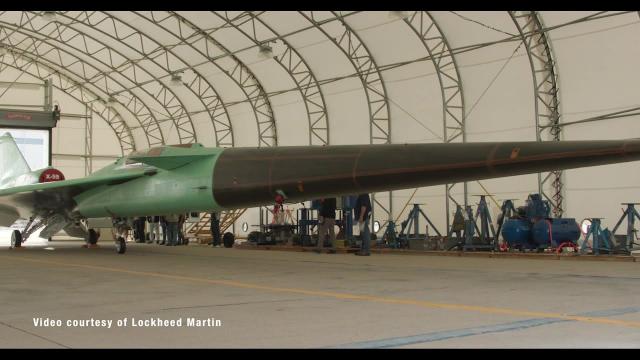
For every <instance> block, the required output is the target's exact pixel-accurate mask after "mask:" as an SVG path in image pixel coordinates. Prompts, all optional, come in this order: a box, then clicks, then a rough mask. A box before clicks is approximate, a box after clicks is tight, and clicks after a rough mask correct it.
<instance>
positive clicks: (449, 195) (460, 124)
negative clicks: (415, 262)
mask: <svg viewBox="0 0 640 360" xmlns="http://www.w3.org/2000/svg"><path fill="white" fill-rule="evenodd" d="M404 22H405V23H407V25H409V26H410V27H411V29H412V30H413V32H414V33H415V34H416V35H417V36H418V38H420V40H421V41H422V44H423V45H424V47H425V49H426V50H427V53H428V54H429V58H430V59H431V61H432V62H433V66H434V68H435V69H436V74H437V75H438V83H439V84H440V92H441V95H442V123H443V140H444V142H445V143H450V142H466V140H467V136H466V130H465V106H464V92H463V91H462V78H461V77H460V71H459V70H458V64H457V62H456V59H455V56H454V55H453V53H452V52H451V47H450V46H449V42H448V41H447V38H446V36H445V35H444V33H443V32H442V30H440V27H439V26H438V23H437V22H436V21H435V19H434V18H433V17H432V16H431V14H429V12H427V11H415V12H413V13H410V14H409V16H408V17H407V18H405V19H404ZM459 187H462V192H463V198H462V199H459V198H458V200H456V198H455V197H454V195H453V193H454V191H456V190H457V188H459ZM458 191H459V190H458ZM445 201H446V205H445V211H446V214H445V218H446V219H447V220H446V221H447V229H449V228H450V218H451V216H452V215H453V213H451V208H452V207H451V204H450V203H451V202H453V203H454V204H455V205H456V206H458V205H460V202H462V203H463V204H464V206H465V207H466V206H467V205H468V193H467V183H466V182H465V183H461V184H445ZM456 206H454V208H456Z"/></svg>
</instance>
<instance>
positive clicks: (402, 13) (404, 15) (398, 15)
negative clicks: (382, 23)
mask: <svg viewBox="0 0 640 360" xmlns="http://www.w3.org/2000/svg"><path fill="white" fill-rule="evenodd" d="M389 17H390V18H399V19H406V18H408V17H409V13H408V12H407V11H389Z"/></svg>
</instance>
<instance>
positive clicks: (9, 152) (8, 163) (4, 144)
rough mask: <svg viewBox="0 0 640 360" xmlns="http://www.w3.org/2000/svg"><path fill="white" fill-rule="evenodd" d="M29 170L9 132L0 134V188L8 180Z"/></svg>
mask: <svg viewBox="0 0 640 360" xmlns="http://www.w3.org/2000/svg"><path fill="white" fill-rule="evenodd" d="M28 172H31V169H30V168H29V165H28V164H27V161H26V160H25V159H24V156H22V153H21V152H20V149H18V145H17V144H16V142H15V140H13V137H12V136H11V134H9V133H5V134H4V135H2V136H0V188H2V187H3V185H4V184H6V183H7V182H8V181H10V180H12V179H15V178H16V177H18V176H20V175H24V174H26V173H28Z"/></svg>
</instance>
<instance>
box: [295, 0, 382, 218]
mask: <svg viewBox="0 0 640 360" xmlns="http://www.w3.org/2000/svg"><path fill="white" fill-rule="evenodd" d="M299 13H300V14H301V15H302V16H303V17H304V18H305V19H307V20H308V21H309V22H310V23H311V24H313V25H314V26H315V28H317V29H318V30H320V32H322V33H323V34H324V35H325V36H326V37H327V38H328V39H330V40H331V41H332V42H333V43H334V44H335V45H336V46H337V47H338V48H340V50H341V51H342V53H343V54H344V55H345V56H346V57H347V58H348V59H349V61H350V62H351V64H352V65H353V67H354V68H355V70H356V72H357V73H358V77H359V78H360V81H361V82H362V87H363V89H364V91H365V95H366V97H367V104H368V108H369V123H370V126H369V142H370V143H371V144H389V143H391V126H390V122H389V114H390V111H389V101H388V98H387V90H386V87H385V84H384V81H383V79H382V74H381V72H380V70H379V68H378V65H377V64H376V62H375V60H374V58H373V56H372V55H371V52H370V51H369V49H368V48H367V46H366V45H365V44H364V42H363V41H362V40H361V39H360V37H359V36H358V35H357V34H356V32H355V31H353V29H352V28H351V27H350V26H349V24H347V22H346V21H345V20H344V19H343V18H342V15H341V14H338V13H336V12H330V13H331V14H332V15H333V17H335V18H338V19H339V21H340V23H341V24H342V27H339V28H337V27H334V26H327V25H326V24H324V23H323V22H321V20H324V19H325V18H330V17H331V16H330V15H329V14H322V13H323V12H320V11H300V12H299ZM327 15H329V16H327ZM336 30H337V31H336ZM330 32H331V33H330ZM375 195H376V194H373V195H372V200H373V204H374V206H375V205H376V204H377V205H378V206H379V207H380V208H381V210H382V211H383V212H384V213H385V214H387V218H388V219H391V217H392V214H393V201H392V199H393V195H392V192H388V199H387V204H386V206H385V205H383V204H381V203H380V201H378V200H377V199H376V196H375ZM372 215H375V213H374V212H373V210H372ZM371 218H372V219H373V218H374V217H373V216H372V217H371Z"/></svg>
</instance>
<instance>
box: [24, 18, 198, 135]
mask: <svg viewBox="0 0 640 360" xmlns="http://www.w3.org/2000/svg"><path fill="white" fill-rule="evenodd" d="M30 15H31V16H30ZM38 16H39V14H36V13H28V12H22V14H21V16H20V21H19V24H17V25H14V26H15V27H16V28H17V29H24V30H26V31H29V32H30V33H32V34H30V35H29V37H30V38H38V39H39V40H40V41H41V42H42V39H41V38H45V39H49V40H50V41H53V42H57V43H59V44H60V45H58V46H52V49H51V51H56V50H57V49H59V48H62V47H69V48H71V49H73V50H74V51H75V52H77V53H78V54H82V56H83V58H81V57H80V56H77V58H79V59H82V61H81V62H80V63H79V64H78V66H76V68H75V69H70V71H78V70H80V71H84V67H85V64H86V63H89V60H90V59H91V60H94V61H98V62H100V63H101V64H102V65H103V66H104V67H106V68H107V69H108V70H107V71H99V72H97V73H95V74H92V76H91V77H90V78H89V82H98V83H100V82H105V88H108V85H107V84H106V82H107V79H108V77H107V75H111V78H121V79H126V81H128V82H129V83H132V85H131V88H140V89H141V90H142V91H143V92H144V93H146V95H147V98H148V101H153V102H155V103H158V104H159V105H160V106H161V108H162V110H164V112H161V114H162V115H163V116H165V117H166V118H167V119H171V121H173V124H174V125H175V127H176V130H177V133H178V139H179V141H180V142H181V143H184V142H186V143H190V142H193V141H195V131H194V129H193V124H192V122H191V119H190V116H189V114H188V113H187V112H186V110H185V107H184V104H182V102H181V101H180V99H179V98H178V97H177V96H176V95H175V93H174V92H173V91H172V90H171V89H169V88H168V87H167V86H166V85H165V84H164V83H162V82H161V81H160V80H159V79H157V78H156V77H155V76H154V75H153V74H152V73H151V72H150V71H148V70H147V69H146V68H145V67H143V66H140V65H139V64H138V63H131V62H130V61H129V59H128V57H127V56H125V55H124V54H123V53H121V52H119V51H116V50H115V49H113V48H112V47H110V46H108V45H107V44H105V43H104V42H102V41H100V40H98V39H96V38H95V37H93V36H90V35H88V34H87V33H83V32H81V31H79V30H77V29H75V28H74V27H73V26H71V24H81V23H82V21H80V20H76V19H74V18H71V17H68V16H65V15H64V14H61V13H58V16H63V17H65V18H67V19H68V20H69V22H70V24H64V23H61V22H57V21H56V22H45V23H44V25H41V26H38V23H40V24H42V21H38V20H37V19H36V18H37V17H38ZM34 19H36V21H34ZM40 45H41V44H40ZM40 45H37V46H36V49H37V47H39V46H40ZM50 46H51V45H50ZM59 61H61V62H62V61H64V60H63V59H62V58H61V57H59ZM114 75H115V76H114ZM140 84H142V85H140ZM109 85H110V84H109ZM154 85H156V86H157V87H154ZM130 90H131V89H129V88H126V87H125V88H124V89H115V90H114V91H111V92H110V95H117V94H120V93H122V92H130ZM113 98H114V100H116V101H118V100H117V98H115V97H113ZM148 101H147V103H148ZM147 106H148V105H147ZM155 111H156V112H158V110H155ZM185 114H186V117H187V118H188V119H187V120H186V121H182V122H179V121H177V120H180V119H182V118H183V117H184V115H185ZM189 127H190V128H189Z"/></svg>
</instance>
